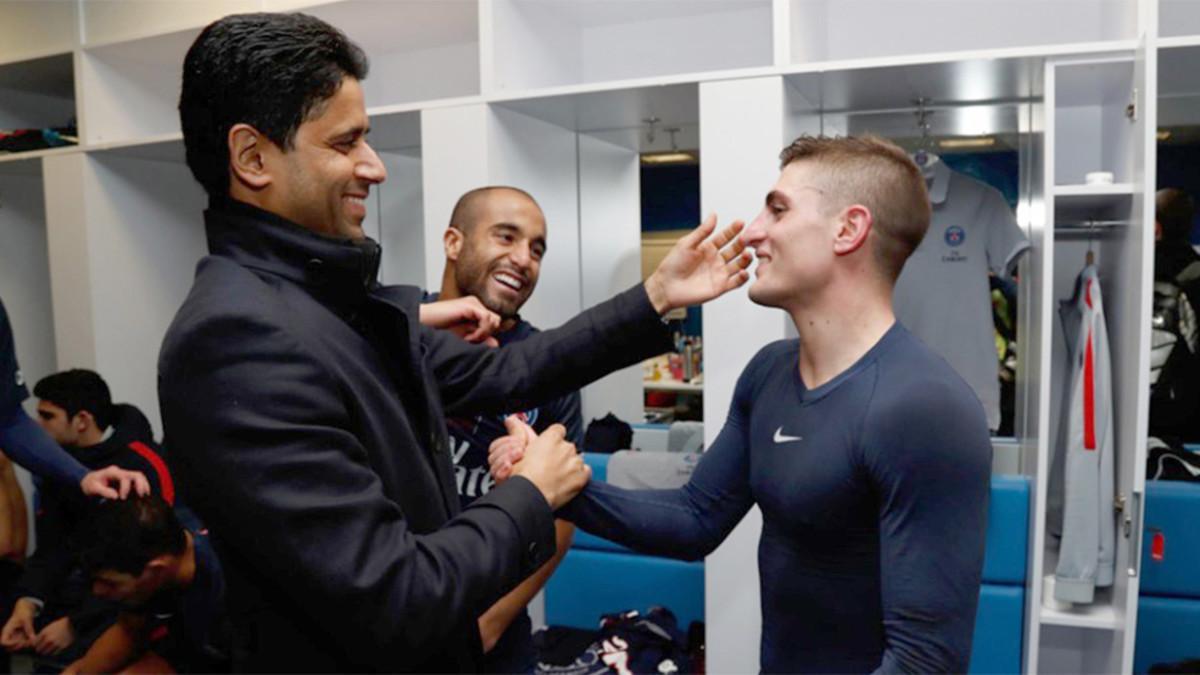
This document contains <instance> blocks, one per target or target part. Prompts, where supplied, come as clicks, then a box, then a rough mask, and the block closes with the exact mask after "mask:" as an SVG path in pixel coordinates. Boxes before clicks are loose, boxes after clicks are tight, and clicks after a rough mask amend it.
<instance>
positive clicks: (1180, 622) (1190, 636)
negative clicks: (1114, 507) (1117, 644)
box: [1133, 481, 1200, 673]
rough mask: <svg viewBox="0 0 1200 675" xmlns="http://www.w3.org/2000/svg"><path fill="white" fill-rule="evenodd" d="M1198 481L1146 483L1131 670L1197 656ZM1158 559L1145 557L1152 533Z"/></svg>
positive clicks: (1199, 613)
mask: <svg viewBox="0 0 1200 675" xmlns="http://www.w3.org/2000/svg"><path fill="white" fill-rule="evenodd" d="M1198 518H1200V483H1184V482H1178V481H1146V508H1145V515H1144V517H1143V523H1144V525H1143V535H1142V566H1141V581H1140V586H1139V595H1140V597H1139V599H1138V625H1137V644H1136V645H1135V649H1134V657H1133V672H1135V673H1145V672H1147V670H1148V669H1149V668H1150V666H1151V665H1153V664H1155V663H1171V662H1174V661H1181V660H1183V659H1194V658H1200V569H1198V568H1197V561H1200V525H1198V524H1197V520H1198ZM1156 531H1158V532H1161V533H1162V535H1163V537H1164V546H1163V557H1162V560H1161V561H1156V560H1154V559H1153V557H1152V556H1151V546H1152V544H1153V541H1154V535H1155V532H1156Z"/></svg>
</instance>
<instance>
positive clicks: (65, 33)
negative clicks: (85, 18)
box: [0, 0, 78, 61]
mask: <svg viewBox="0 0 1200 675" xmlns="http://www.w3.org/2000/svg"><path fill="white" fill-rule="evenodd" d="M75 10H76V4H75V3H74V2H44V1H42V0H16V1H13V0H8V1H7V2H5V3H4V21H0V61H7V60H9V59H14V58H21V57H23V56H28V55H31V54H48V53H52V52H55V51H69V50H70V49H71V48H72V47H74V46H75V42H76V40H75V34H76V31H77V28H76V26H77V25H78V23H77V21H76V16H75Z"/></svg>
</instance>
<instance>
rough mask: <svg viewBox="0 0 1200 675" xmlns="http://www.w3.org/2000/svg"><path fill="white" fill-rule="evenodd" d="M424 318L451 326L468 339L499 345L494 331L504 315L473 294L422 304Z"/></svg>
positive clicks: (431, 324)
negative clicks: (486, 305) (489, 307)
mask: <svg viewBox="0 0 1200 675" xmlns="http://www.w3.org/2000/svg"><path fill="white" fill-rule="evenodd" d="M420 321H421V323H422V324H424V325H426V326H429V327H430V328H439V329H444V330H448V331H450V332H452V333H454V334H455V335H458V336H459V337H461V338H463V339H464V340H466V341H467V342H482V343H483V344H486V345H488V346H489V347H497V346H499V344H500V343H499V342H497V340H496V338H494V337H492V334H493V333H495V332H496V330H497V329H498V328H499V327H500V316H499V315H498V314H496V313H495V312H493V311H492V310H490V309H488V308H487V307H484V306H483V303H482V302H480V301H479V298H476V297H475V296H473V295H468V296H464V297H461V298H455V299H454V300H439V301H438V302H430V303H425V304H422V305H421V316H420Z"/></svg>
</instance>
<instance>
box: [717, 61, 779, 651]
mask: <svg viewBox="0 0 1200 675" xmlns="http://www.w3.org/2000/svg"><path fill="white" fill-rule="evenodd" d="M784 86H785V85H784V83H783V81H782V80H781V79H780V78H778V77H764V78H757V79H750V80H734V81H728V82H712V83H703V84H701V85H700V147H701V148H703V153H702V154H701V158H700V161H701V170H700V195H701V212H702V213H704V214H708V213H710V212H716V213H717V216H718V222H719V223H720V224H721V225H724V224H727V223H728V222H730V221H732V220H734V219H735V218H742V219H745V220H746V221H750V220H751V219H753V218H754V216H755V214H756V213H757V212H758V209H759V207H760V205H761V204H762V198H763V195H764V194H766V192H767V191H768V190H769V189H770V187H771V185H773V184H774V182H775V179H776V178H777V177H778V174H779V170H778V163H777V159H776V158H777V157H778V155H779V150H780V148H782V147H783V143H784V137H785V136H786V134H787V131H788V124H787V122H786V120H785V117H784V116H785V106H784V100H785V92H784ZM784 325H785V324H784V321H783V320H782V319H781V317H780V312H779V310H774V309H766V308H763V307H759V306H758V305H755V304H754V303H752V302H750V299H749V297H748V296H747V295H746V291H745V288H742V289H739V290H736V291H733V292H731V293H728V294H727V295H725V296H723V297H721V298H719V299H717V300H715V301H713V302H711V303H709V304H708V305H706V306H705V307H704V419H705V425H704V435H705V443H706V444H711V443H712V442H713V441H714V440H715V439H716V437H717V434H718V433H720V430H721V427H722V426H723V424H724V420H725V418H726V415H727V414H728V411H729V403H730V401H731V399H732V397H733V389H734V386H735V384H736V383H737V378H738V376H739V375H740V374H741V371H742V369H743V368H744V367H745V365H746V363H747V362H748V361H749V360H750V358H751V357H752V356H753V355H754V354H755V353H756V352H757V351H758V350H759V349H760V348H761V347H763V346H764V345H766V344H767V343H769V342H771V341H773V340H777V339H781V338H783V337H784ZM761 531H762V516H761V514H760V512H759V510H758V508H757V507H755V508H754V509H752V510H751V512H750V514H749V515H747V516H746V518H745V519H744V520H743V521H742V522H741V524H739V525H738V526H737V528H735V529H734V531H733V533H732V534H731V535H730V536H729V538H728V539H726V540H725V543H724V544H722V545H721V547H720V548H718V549H717V550H716V552H714V553H713V554H712V555H710V556H708V558H707V559H706V560H705V570H704V576H705V584H704V586H705V618H706V624H707V626H706V629H707V643H706V645H707V646H706V650H707V653H708V662H707V667H708V670H709V672H713V673H748V672H756V671H757V670H758V667H759V651H758V650H759V639H760V635H761V632H762V616H761V606H760V602H759V589H758V565H757V557H756V551H757V549H758V539H759V536H760V534H761Z"/></svg>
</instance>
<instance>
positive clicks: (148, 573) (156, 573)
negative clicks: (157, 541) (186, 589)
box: [142, 555, 171, 579]
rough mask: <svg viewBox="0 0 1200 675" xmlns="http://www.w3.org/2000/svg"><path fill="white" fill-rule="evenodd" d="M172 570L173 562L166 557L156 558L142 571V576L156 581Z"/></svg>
mask: <svg viewBox="0 0 1200 675" xmlns="http://www.w3.org/2000/svg"><path fill="white" fill-rule="evenodd" d="M170 569H171V560H170V558H169V557H168V556H166V555H160V556H155V557H154V558H151V559H150V561H149V562H147V563H146V567H145V568H143V569H142V576H145V577H148V578H151V579H155V578H159V577H161V576H163V575H164V574H166V573H167V572H169V571H170Z"/></svg>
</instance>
